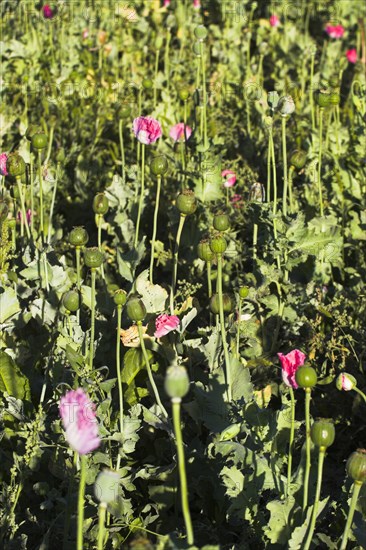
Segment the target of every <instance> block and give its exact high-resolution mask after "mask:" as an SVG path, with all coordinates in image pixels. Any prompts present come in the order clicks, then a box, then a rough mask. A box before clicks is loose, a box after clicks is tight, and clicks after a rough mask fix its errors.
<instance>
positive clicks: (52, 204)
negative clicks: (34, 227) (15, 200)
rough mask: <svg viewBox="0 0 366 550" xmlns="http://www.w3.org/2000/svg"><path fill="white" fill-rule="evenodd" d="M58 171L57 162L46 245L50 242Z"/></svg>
mask: <svg viewBox="0 0 366 550" xmlns="http://www.w3.org/2000/svg"><path fill="white" fill-rule="evenodd" d="M59 169H60V163H59V162H58V163H57V170H56V178H55V185H54V187H53V193H52V200H51V208H50V220H49V223H48V236H47V244H50V242H51V231H52V218H53V210H54V208H55V202H56V193H57V182H58V176H59ZM32 212H33V211H32ZM32 217H33V214H32Z"/></svg>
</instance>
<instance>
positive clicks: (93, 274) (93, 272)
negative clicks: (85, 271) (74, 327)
mask: <svg viewBox="0 0 366 550" xmlns="http://www.w3.org/2000/svg"><path fill="white" fill-rule="evenodd" d="M95 279H96V268H95V267H92V268H91V330H90V344H89V369H90V372H91V371H92V370H93V360H94V331H95Z"/></svg>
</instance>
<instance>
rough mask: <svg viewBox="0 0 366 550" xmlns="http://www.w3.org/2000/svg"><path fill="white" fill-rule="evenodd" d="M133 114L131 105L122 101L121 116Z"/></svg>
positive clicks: (127, 116) (126, 116) (125, 116)
mask: <svg viewBox="0 0 366 550" xmlns="http://www.w3.org/2000/svg"><path fill="white" fill-rule="evenodd" d="M130 116H131V106H130V105H129V104H128V103H122V104H121V106H120V109H119V117H120V118H122V119H123V118H129V117H130Z"/></svg>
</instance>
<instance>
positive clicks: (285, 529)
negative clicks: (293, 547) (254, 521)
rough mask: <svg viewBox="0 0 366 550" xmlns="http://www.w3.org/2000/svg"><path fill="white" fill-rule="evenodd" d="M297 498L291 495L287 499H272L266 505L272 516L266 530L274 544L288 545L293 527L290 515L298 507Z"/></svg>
mask: <svg viewBox="0 0 366 550" xmlns="http://www.w3.org/2000/svg"><path fill="white" fill-rule="evenodd" d="M296 506H297V505H296V502H295V499H294V498H292V497H290V498H288V499H287V500H272V501H271V502H269V503H268V504H267V506H266V508H267V510H269V512H270V514H271V516H270V518H269V521H268V524H267V526H266V527H265V528H264V532H265V534H266V535H267V537H268V538H269V540H270V541H271V543H272V544H282V545H283V546H284V547H285V546H286V544H287V542H288V540H289V538H290V536H291V532H292V529H291V527H290V525H289V523H290V521H289V517H290V514H292V512H293V510H294V509H295V508H296Z"/></svg>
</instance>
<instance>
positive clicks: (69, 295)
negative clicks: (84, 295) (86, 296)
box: [62, 290, 80, 313]
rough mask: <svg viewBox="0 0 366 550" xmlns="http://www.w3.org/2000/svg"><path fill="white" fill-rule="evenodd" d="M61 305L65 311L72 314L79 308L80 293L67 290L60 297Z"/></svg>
mask: <svg viewBox="0 0 366 550" xmlns="http://www.w3.org/2000/svg"><path fill="white" fill-rule="evenodd" d="M62 305H63V306H64V308H65V309H67V311H70V312H71V313H74V312H75V311H77V310H78V309H79V308H80V293H79V292H78V291H77V290H68V291H67V292H65V294H64V295H63V296H62Z"/></svg>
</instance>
